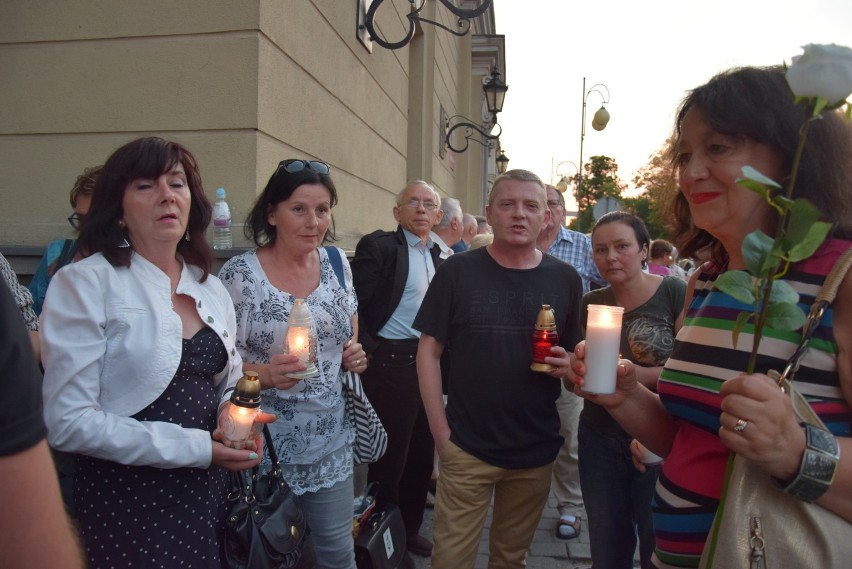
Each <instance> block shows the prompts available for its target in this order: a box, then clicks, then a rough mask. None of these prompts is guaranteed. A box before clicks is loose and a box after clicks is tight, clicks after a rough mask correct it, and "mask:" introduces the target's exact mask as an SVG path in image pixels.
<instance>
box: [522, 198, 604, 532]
mask: <svg viewBox="0 0 852 569" xmlns="http://www.w3.org/2000/svg"><path fill="white" fill-rule="evenodd" d="M545 190H547V207H548V209H550V222H548V223H547V225H545V226H544V227H543V228H542V230H541V233H539V235H538V240H537V245H538V249H539V250H540V251H543V252H546V253H548V254H550V255H553V256H554V257H556V258H557V259H560V260H562V261H565V262H566V263H568V264H569V265H571V266H572V267H574V268H575V269H577V272H578V273H580V278H581V279H582V280H583V293H584V294H585V293H587V292H589V288H591V287H592V286H594V288H598V287H600V286H603V285H604V284H605V281H604V279H603V277H601V274H600V272H598V269H597V267H596V266H595V263H594V261H593V260H592V239H591V237H589V236H588V235H585V234H583V233H579V232H577V231H571V230H570V229H568V228H567V227H565V198H564V196H563V195H562V193H561V192H560V191H559V190H558V189H556V187H555V186H551V185H550V184H547V185H546V186H545ZM556 407H557V409H558V410H559V419H560V421H561V428H560V434H561V435H562V437H563V438H564V439H565V442H564V443H563V445H562V448H561V449H559V455H558V456H557V457H556V462H555V463H554V464H553V481H552V489H553V493H554V495H555V496H556V509H557V510H558V511H559V521H558V522H557V524H556V529H555V533H556V537H558V538H560V539H573V538H575V537H577V536H578V535H580V517H581V516H582V515H583V513H584V503H583V493H582V492H581V491H580V470H579V465H578V461H577V457H578V453H577V429H578V425H579V421H580V411H582V410H583V400H582V399H581V398H580V397H577V396H576V395H574V394H573V393H570V392H569V391H568V390H567V389H565V387H564V386H563V388H562V393H561V395H560V396H559V399H558V400H557V401H556Z"/></svg>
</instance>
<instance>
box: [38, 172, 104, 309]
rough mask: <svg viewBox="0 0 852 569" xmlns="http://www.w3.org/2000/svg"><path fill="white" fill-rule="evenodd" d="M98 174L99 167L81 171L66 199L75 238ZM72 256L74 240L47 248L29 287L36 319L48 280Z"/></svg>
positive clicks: (72, 258) (84, 215) (64, 240)
mask: <svg viewBox="0 0 852 569" xmlns="http://www.w3.org/2000/svg"><path fill="white" fill-rule="evenodd" d="M100 171H101V166H94V167H92V168H86V169H85V170H83V173H82V174H80V175H79V176H77V180H76V181H75V182H74V186H73V187H72V188H71V192H70V194H69V195H68V201H69V202H70V203H71V207H72V208H73V209H74V213H72V214H71V215H69V216H68V223H70V224H71V227H72V228H73V229H74V234H75V235H76V234H77V231H79V229H80V222H81V221H82V220H83V218H84V217H86V214H87V213H88V212H89V206H90V205H92V194H94V192H95V182H96V181H97V178H98V174H99V173H100ZM76 254H77V240H76V239H57V240H56V241H53V242H51V243H49V244H48V246H47V250H46V251H45V252H44V256H43V257H42V258H41V261H39V264H38V267H36V270H35V273H33V278H32V280H30V285H29V289H30V292H31V293H32V295H33V301H34V303H33V309H34V310H35V313H36V315H41V305H42V303H44V297H45V295H46V294H47V286H48V285H49V284H50V279H51V278H53V275H55V274H56V271H58V270H59V269H61V268H62V267H64V266H65V265H67V264H68V263H70V262H71V261H73V260H74V257H75V255H76Z"/></svg>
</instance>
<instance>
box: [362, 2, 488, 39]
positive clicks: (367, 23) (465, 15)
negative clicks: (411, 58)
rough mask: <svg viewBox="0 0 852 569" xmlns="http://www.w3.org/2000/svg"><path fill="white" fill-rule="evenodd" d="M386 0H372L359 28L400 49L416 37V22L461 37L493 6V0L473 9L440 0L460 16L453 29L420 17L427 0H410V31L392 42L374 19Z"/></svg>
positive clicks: (373, 37)
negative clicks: (379, 32) (383, 33)
mask: <svg viewBox="0 0 852 569" xmlns="http://www.w3.org/2000/svg"><path fill="white" fill-rule="evenodd" d="M384 1H385V0H372V3H371V4H370V6H369V8H367V13H366V16H365V17H364V19H363V23H361V22H360V21H359V24H358V27H359V29H360V28H362V27H363V28H366V30H367V33H368V34H369V35H370V39H371V40H372V41H374V42H376V43H377V44H379V45H380V46H382V47H383V48H385V49H399V48H401V47H405V46H406V45H408V43H409V42H410V41H411V40H412V38H413V37H414V31H415V29H416V28H415V26H416V22H423V23H426V24H432V25H433V26H437V27H439V28H441V29H443V30H446V31H448V32H450V33H451V34H453V35H456V36H459V37H461V36H464V35H467V33H468V32H470V25H471V24H470V20H471V19H472V18H476V17H478V16H481V15H482V14H484V13H485V11H486V10H488V8H490V7H491V2H492V0H482V4H480V5H479V6H477V7H476V8H473V9H471V10H462V9H461V8H457V7H456V6H455V5H454V4H453V3H452V0H438V1H439V2H440V3H441V4H443V5H444V7H445V8H446V9H447V10H449V11H450V12H452V13H453V14H454V15H455V16H457V17H458V22H457V24H456V26H457V29H452V28H449V27H447V26H445V25H444V24H442V23H440V22H435V21H433V20H428V19H426V18H422V17H420V12H421V11H422V10H423V8H424V7H425V6H426V0H408V2H409V3H410V4H411V11H410V12H409V13H408V14H406V16H405V17H406V18H407V19H408V31H407V32H406V34H405V37H403V38H402V39H401V40H399V41H397V42H391V41H388V40H386V39H384V38H383V37H381V36H380V35H379V34H378V32H377V31H376V27H375V25H374V21H373V20H374V19H375V17H376V11H377V10H378V9H379V6H381V5H382V3H383V2H384ZM359 19H360V18H359Z"/></svg>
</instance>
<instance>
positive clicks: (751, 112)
mask: <svg viewBox="0 0 852 569" xmlns="http://www.w3.org/2000/svg"><path fill="white" fill-rule="evenodd" d="M691 109H698V110H700V111H701V113H702V114H703V116H704V118H705V120H707V122H708V124H709V125H710V127H711V128H713V129H714V130H715V131H717V132H719V133H721V134H724V135H727V136H739V137H745V138H749V139H751V140H753V141H755V142H758V143H761V144H765V145H767V146H769V147H771V148H772V149H774V150H775V151H776V152H777V153H778V155H779V156H780V157H781V163H782V168H783V171H784V172H785V179H784V180H777V181H778V182H780V183H781V184H782V185H783V184H785V183H786V182H787V180H786V177H787V176H788V175H789V173H790V171H791V170H792V165H793V157H794V154H795V152H796V145H797V143H798V140H799V133H800V130H801V128H802V125H803V124H804V123H805V121H807V120H808V118H809V114H808V110H807V109H806V108H805V106H804V105H797V104H795V101H794V97H793V94H792V92H791V91H790V87H789V86H788V85H787V80H786V78H785V69H784V68H783V67H780V66H774V67H742V68H735V69H731V70H728V71H724V72H722V73H719V74H718V75H716V76H715V77H713V78H712V79H710V81H708V82H707V83H706V84H705V85H702V86H700V87H698V88H696V89H694V90H693V91H691V92H690V93H689V94H688V95H687V97H686V98H685V99H684V101H683V102H682V103H681V105H680V109H679V111H678V114H677V118H676V120H675V140H676V141H679V140H680V137H681V125H682V123H683V119H684V117H685V116H686V114H687V112H689V111H690V110H691ZM678 146H679V145H678V144H677V143H675V144H674V145H673V147H672V150H671V153H670V159H671V162H672V164H673V165H674V170H675V172H677V159H678V150H677V149H678ZM850 156H852V129H850V127H849V125H848V124H846V122H845V121H844V119H843V117H842V116H841V114H840V113H839V112H837V111H834V112H824V113H823V114H822V115H821V118H820V119H819V120H815V121H813V123H812V124H811V126H810V129H809V132H808V141H807V145H806V146H805V151H804V153H803V155H802V160H801V163H800V166H799V171H798V173H797V177H796V186H795V188H794V189H793V197H794V198H807V199H808V200H809V201H811V202H812V203H813V204H814V205H815V206H816V207H817V208H818V209H819V211H820V212H821V213H822V215H823V219H824V220H825V221H828V222H830V223H833V224H834V229H833V236H835V237H840V238H844V239H849V238H852V199H850V197H852V193H850V184H852V160H850ZM669 213H670V216H669V218H670V219H672V220H673V222H672V234H673V235H675V239H674V241H675V246H676V247H677V249H678V252H679V253H680V255H681V256H683V257H697V258H709V259H711V260H713V261H715V262H717V263H720V264H723V263H724V262H725V261H726V260H727V257H728V255H727V253H726V252H725V250H724V248H723V247H722V244H721V243H720V242H719V241H718V240H717V239H716V238H715V237H713V236H712V235H710V234H709V233H707V232H706V231H704V230H702V229H699V228H697V227H695V226H694V225H693V224H692V216H691V214H690V211H689V204H688V202H687V200H686V198H685V196H684V195H683V194H682V193H678V195H677V196H676V197H675V199H674V200H672V203H671V206H670V212H669Z"/></svg>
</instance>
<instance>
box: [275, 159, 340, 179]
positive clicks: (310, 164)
mask: <svg viewBox="0 0 852 569" xmlns="http://www.w3.org/2000/svg"><path fill="white" fill-rule="evenodd" d="M305 168H307V169H308V170H313V171H314V172H316V173H317V174H328V173H329V172H330V171H331V168H329V167H328V164H326V163H325V162H322V161H321V160H298V159H290V160H282V161H281V162H279V163H278V169H277V170H275V174H276V175H278V172H280V171H281V170H282V169H283V170H284V171H285V172H287V173H288V174H295V173H297V172H301V171H302V170H304V169H305Z"/></svg>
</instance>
